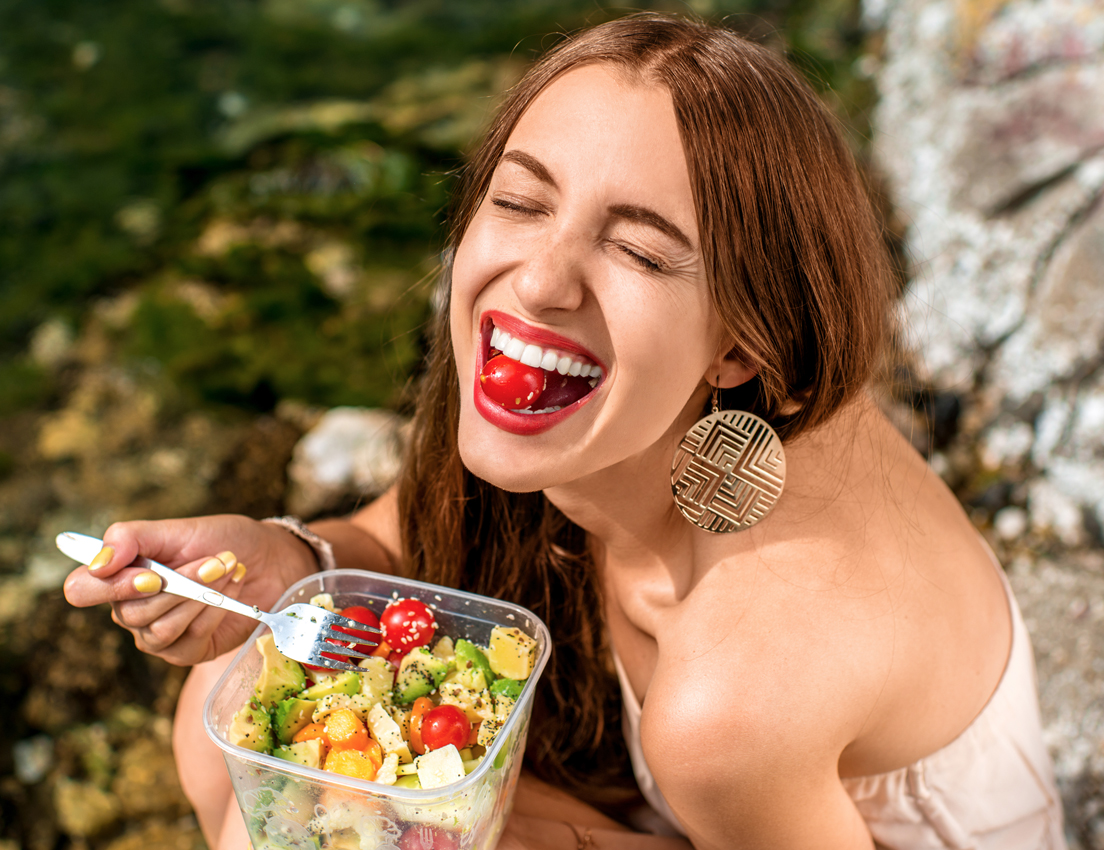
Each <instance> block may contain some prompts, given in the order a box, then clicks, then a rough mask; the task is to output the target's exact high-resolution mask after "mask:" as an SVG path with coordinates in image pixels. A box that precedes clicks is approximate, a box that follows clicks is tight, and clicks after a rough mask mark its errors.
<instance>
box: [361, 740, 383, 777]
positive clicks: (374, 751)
mask: <svg viewBox="0 0 1104 850" xmlns="http://www.w3.org/2000/svg"><path fill="white" fill-rule="evenodd" d="M364 755H366V756H368V760H369V761H371V762H372V764H374V765H375V766H376V771H377V772H378V771H379V769H380V768H381V767H383V748H382V747H381V746H380V745H379V744H377V743H376V742H375V741H374V740H373V739H372V738H369V739H368V745H367V746H366V747H365V748H364Z"/></svg>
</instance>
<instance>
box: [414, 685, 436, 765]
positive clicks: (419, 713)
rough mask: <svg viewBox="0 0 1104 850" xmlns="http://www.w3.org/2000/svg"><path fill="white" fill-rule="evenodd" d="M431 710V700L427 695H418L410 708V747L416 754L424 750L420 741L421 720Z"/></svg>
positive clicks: (423, 744) (420, 753)
mask: <svg viewBox="0 0 1104 850" xmlns="http://www.w3.org/2000/svg"><path fill="white" fill-rule="evenodd" d="M431 711H433V700H431V699H430V698H429V697H418V698H417V699H416V700H414V705H413V706H411V708H410V748H411V749H412V750H414V752H416V753H417V754H418V755H422V754H424V753H425V751H426V747H425V743H424V742H423V741H422V720H423V718H424V717H425V716H426V714H428V713H429V712H431Z"/></svg>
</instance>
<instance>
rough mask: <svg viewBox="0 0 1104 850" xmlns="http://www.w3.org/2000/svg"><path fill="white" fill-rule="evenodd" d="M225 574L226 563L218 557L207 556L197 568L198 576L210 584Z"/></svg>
mask: <svg viewBox="0 0 1104 850" xmlns="http://www.w3.org/2000/svg"><path fill="white" fill-rule="evenodd" d="M224 575H226V564H224V563H223V562H222V561H220V560H219V559H218V558H208V559H207V560H206V561H204V562H203V564H202V565H201V566H200V568H199V578H200V580H201V581H203V582H205V583H206V584H210V583H211V582H213V581H216V580H217V579H220V578H222V577H223V576H224Z"/></svg>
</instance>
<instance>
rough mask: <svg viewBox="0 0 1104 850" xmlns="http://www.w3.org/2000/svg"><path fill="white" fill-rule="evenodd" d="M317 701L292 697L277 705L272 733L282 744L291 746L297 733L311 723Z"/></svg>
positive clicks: (273, 712) (273, 716) (273, 714)
mask: <svg viewBox="0 0 1104 850" xmlns="http://www.w3.org/2000/svg"><path fill="white" fill-rule="evenodd" d="M315 705H316V703H315V701H314V700H310V699H300V698H299V697H291V698H289V699H285V700H281V701H280V702H278V703H276V707H275V708H274V709H273V710H272V731H273V732H275V734H276V740H277V741H279V742H280V743H281V744H290V743H291V739H292V738H294V737H295V733H296V732H298V731H299V730H300V729H302V728H303V727H304V726H306V725H307V724H308V723H310V722H311V715H313V714H314V709H315Z"/></svg>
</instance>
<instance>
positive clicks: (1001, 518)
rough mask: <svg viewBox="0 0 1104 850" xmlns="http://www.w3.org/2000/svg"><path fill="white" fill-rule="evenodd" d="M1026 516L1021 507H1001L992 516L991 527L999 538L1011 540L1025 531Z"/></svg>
mask: <svg viewBox="0 0 1104 850" xmlns="http://www.w3.org/2000/svg"><path fill="white" fill-rule="evenodd" d="M1027 524H1028V516H1027V511H1025V510H1024V509H1023V508H1017V507H1015V506H1010V507H1007V508H1001V509H1000V510H999V511H997V513H996V515H995V516H994V517H993V529H994V530H995V531H996V532H997V536H998V537H999V538H1000V539H1001V540H1005V541H1012V540H1016V539H1017V538H1019V537H1022V536H1023V533H1024V532H1025V531H1027Z"/></svg>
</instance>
